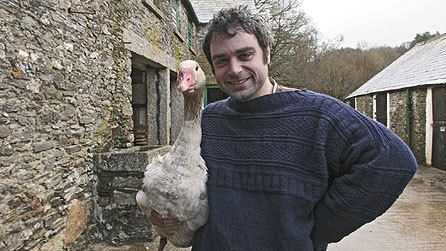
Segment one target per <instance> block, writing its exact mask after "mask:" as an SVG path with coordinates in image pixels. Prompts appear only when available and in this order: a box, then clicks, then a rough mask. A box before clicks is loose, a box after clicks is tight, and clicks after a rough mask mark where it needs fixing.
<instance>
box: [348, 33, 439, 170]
mask: <svg viewBox="0 0 446 251" xmlns="http://www.w3.org/2000/svg"><path fill="white" fill-rule="evenodd" d="M346 100H347V102H349V103H350V104H351V105H352V106H354V107H355V109H356V110H358V111H360V112H362V113H364V114H366V115H368V116H370V117H372V118H373V119H375V120H377V121H379V122H381V123H382V124H384V125H385V126H387V127H388V128H390V129H392V130H393V131H395V133H397V134H398V135H399V136H400V137H401V138H402V139H403V140H404V141H405V142H406V143H407V144H408V145H409V146H410V148H411V149H412V151H413V153H414V154H415V157H416V158H417V161H418V162H419V163H422V164H427V165H429V166H434V167H437V168H440V169H445V170H446V35H442V36H439V37H436V38H434V39H431V40H429V41H426V42H422V43H419V44H417V45H415V46H414V47H413V48H412V49H410V50H409V51H408V52H406V53H405V54H404V55H402V56H401V57H400V58H398V59H397V60H395V61H394V62H393V63H392V64H390V65H389V66H388V67H386V68H385V69H383V70H382V71H381V72H379V73H378V74H377V75H375V76H374V77H372V78H371V79H370V80H369V81H367V82H366V83H365V84H364V85H362V86H361V87H360V88H358V89H357V90H355V91H354V92H353V93H352V94H350V95H349V96H348V97H347V98H346Z"/></svg>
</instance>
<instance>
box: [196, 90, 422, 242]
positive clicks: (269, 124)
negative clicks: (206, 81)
mask: <svg viewBox="0 0 446 251" xmlns="http://www.w3.org/2000/svg"><path fill="white" fill-rule="evenodd" d="M202 129H203V138H202V156H203V158H204V159H205V161H206V165H207V167H208V169H209V178H208V199H209V207H210V212H209V219H208V221H207V223H206V225H204V226H203V227H202V228H200V229H199V230H198V231H197V233H196V235H195V238H194V244H193V250H324V249H325V248H326V246H327V244H328V243H330V242H337V241H339V240H341V239H342V238H343V237H344V236H346V235H348V234H349V233H351V232H353V231H354V230H356V229H357V228H359V227H360V226H362V225H363V224H365V223H367V222H370V221H372V220H373V219H375V218H376V217H377V216H379V215H381V214H382V213H384V212H385V211H386V210H387V209H388V208H389V207H390V206H391V205H392V203H393V202H394V201H395V200H396V199H397V198H398V196H399V195H400V194H401V192H402V191H403V189H404V187H405V186H406V185H407V183H408V182H409V181H410V179H411V178H412V177H413V175H414V173H415V171H416V162H415V158H414V157H413V154H412V153H411V151H410V150H409V148H408V147H407V146H406V144H404V143H403V141H401V140H400V139H399V138H398V137H397V136H396V135H395V134H394V133H393V132H392V131H390V130H389V129H387V128H386V127H384V126H383V125H381V124H380V123H378V122H376V121H373V120H371V119H369V118H368V117H366V116H364V115H362V114H360V113H358V112H356V111H355V110H354V109H352V108H351V107H349V106H347V105H345V104H344V103H342V102H341V101H339V100H336V99H334V98H331V97H328V96H325V95H322V94H317V93H314V92H311V91H306V90H303V91H291V92H282V93H275V94H270V95H265V96H262V97H259V98H256V99H253V100H251V101H248V102H237V101H234V100H233V99H230V98H229V99H227V100H223V101H220V102H216V103H213V104H210V105H208V106H207V107H206V109H205V110H204V112H203V118H202Z"/></svg>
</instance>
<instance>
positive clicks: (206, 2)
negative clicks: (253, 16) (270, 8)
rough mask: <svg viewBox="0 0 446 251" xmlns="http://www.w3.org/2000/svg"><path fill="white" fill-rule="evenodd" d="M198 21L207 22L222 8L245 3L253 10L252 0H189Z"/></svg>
mask: <svg viewBox="0 0 446 251" xmlns="http://www.w3.org/2000/svg"><path fill="white" fill-rule="evenodd" d="M189 2H190V3H191V4H192V7H193V8H194V11H195V14H196V15H197V18H198V21H199V22H200V23H208V22H209V20H211V19H212V17H213V15H214V14H215V13H217V12H218V11H220V10H221V9H222V8H230V7H234V6H237V5H247V6H248V7H249V8H250V9H251V10H255V5H254V0H189Z"/></svg>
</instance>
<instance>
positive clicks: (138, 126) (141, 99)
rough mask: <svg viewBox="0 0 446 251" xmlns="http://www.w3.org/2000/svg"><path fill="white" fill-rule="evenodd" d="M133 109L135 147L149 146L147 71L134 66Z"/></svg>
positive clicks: (132, 75) (132, 74)
mask: <svg viewBox="0 0 446 251" xmlns="http://www.w3.org/2000/svg"><path fill="white" fill-rule="evenodd" d="M130 76H131V78H132V108H133V116H132V118H133V134H134V136H135V145H138V146H140V145H147V142H148V138H147V69H145V67H141V66H139V67H138V66H137V65H136V64H132V73H131V74H130Z"/></svg>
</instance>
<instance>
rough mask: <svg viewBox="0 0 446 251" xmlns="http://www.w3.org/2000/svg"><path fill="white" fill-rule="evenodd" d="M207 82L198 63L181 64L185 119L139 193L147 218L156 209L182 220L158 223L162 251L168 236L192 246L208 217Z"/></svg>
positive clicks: (150, 168) (149, 168)
mask: <svg viewBox="0 0 446 251" xmlns="http://www.w3.org/2000/svg"><path fill="white" fill-rule="evenodd" d="M205 81H206V79H205V74H204V72H203V70H202V69H201V67H200V66H199V64H198V63H197V62H195V61H193V60H187V61H183V62H181V63H180V66H179V73H178V86H177V88H178V90H179V91H180V92H181V93H182V94H183V97H184V122H183V124H182V127H181V130H180V133H179V135H178V138H177V139H176V141H175V143H174V145H173V146H172V148H171V150H170V152H169V153H167V154H165V155H163V156H159V155H158V157H156V158H154V159H153V160H152V163H151V164H149V165H148V166H147V167H146V171H145V173H144V180H143V185H142V187H141V190H140V191H139V192H138V194H137V195H136V202H137V204H138V206H139V207H140V208H141V210H142V211H143V212H144V214H145V215H146V216H147V217H149V215H150V213H151V211H152V210H155V211H156V212H158V213H159V214H160V215H162V216H172V217H174V218H176V219H178V221H179V222H180V224H179V226H178V228H176V229H174V230H169V231H165V230H164V231H163V229H160V228H158V227H156V226H155V230H156V231H157V233H158V234H159V235H160V236H161V240H160V247H159V250H163V248H164V246H165V244H166V243H167V242H166V240H165V238H167V239H168V240H169V241H170V242H171V243H172V244H173V245H175V246H177V247H188V246H190V245H191V244H192V238H193V234H194V232H195V231H196V230H197V229H198V228H199V227H201V226H202V225H204V224H205V222H206V220H207V216H208V202H207V194H206V181H207V168H206V165H205V162H204V160H203V158H201V156H200V142H201V110H202V100H203V93H204V86H205Z"/></svg>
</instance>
